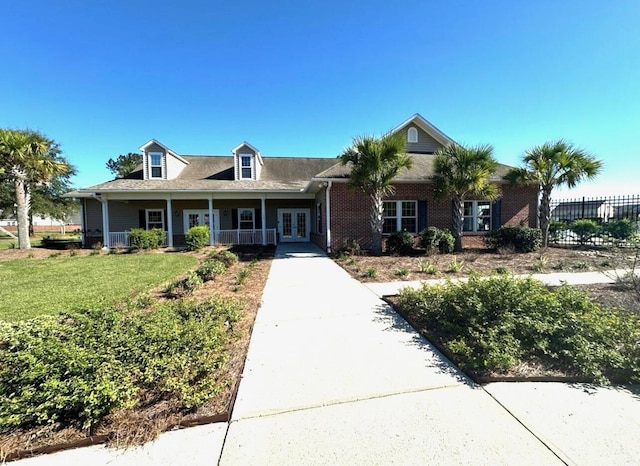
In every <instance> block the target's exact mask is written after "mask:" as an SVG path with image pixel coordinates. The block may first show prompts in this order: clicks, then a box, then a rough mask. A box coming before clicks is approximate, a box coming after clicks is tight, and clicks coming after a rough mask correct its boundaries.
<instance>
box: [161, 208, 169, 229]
mask: <svg viewBox="0 0 640 466" xmlns="http://www.w3.org/2000/svg"><path fill="white" fill-rule="evenodd" d="M169 215H171V212H169ZM170 221H171V219H170V218H169V216H168V215H167V209H164V225H163V226H162V229H163V230H168V229H169V222H170Z"/></svg>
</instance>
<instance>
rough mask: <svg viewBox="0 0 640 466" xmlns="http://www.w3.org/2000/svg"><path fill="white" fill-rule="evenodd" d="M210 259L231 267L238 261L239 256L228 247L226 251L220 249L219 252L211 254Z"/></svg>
mask: <svg viewBox="0 0 640 466" xmlns="http://www.w3.org/2000/svg"><path fill="white" fill-rule="evenodd" d="M209 259H215V260H217V261H220V262H222V263H223V264H224V265H225V267H227V268H229V267H231V266H232V265H233V264H235V263H236V262H238V256H237V255H236V254H234V253H232V252H231V251H228V250H226V249H225V250H224V251H218V252H214V253H212V254H209Z"/></svg>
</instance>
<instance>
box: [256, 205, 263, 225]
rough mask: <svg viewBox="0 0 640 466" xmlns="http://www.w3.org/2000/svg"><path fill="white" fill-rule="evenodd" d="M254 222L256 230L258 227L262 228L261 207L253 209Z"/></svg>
mask: <svg viewBox="0 0 640 466" xmlns="http://www.w3.org/2000/svg"><path fill="white" fill-rule="evenodd" d="M255 216H256V218H255V220H256V221H255V224H256V230H257V229H259V228H262V212H261V209H256V210H255Z"/></svg>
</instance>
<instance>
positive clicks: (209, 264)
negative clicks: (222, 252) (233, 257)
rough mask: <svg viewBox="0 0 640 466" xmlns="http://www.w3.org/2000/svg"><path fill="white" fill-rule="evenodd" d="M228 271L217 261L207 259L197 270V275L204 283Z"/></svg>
mask: <svg viewBox="0 0 640 466" xmlns="http://www.w3.org/2000/svg"><path fill="white" fill-rule="evenodd" d="M225 270H226V267H225V265H224V264H223V263H222V262H220V261H219V260H217V259H207V260H206V261H204V262H203V263H202V264H200V267H198V268H197V269H196V274H197V275H198V276H199V277H200V278H201V279H202V281H203V282H208V281H210V280H213V279H214V278H215V277H216V275H220V274H221V273H223V272H224V271H225Z"/></svg>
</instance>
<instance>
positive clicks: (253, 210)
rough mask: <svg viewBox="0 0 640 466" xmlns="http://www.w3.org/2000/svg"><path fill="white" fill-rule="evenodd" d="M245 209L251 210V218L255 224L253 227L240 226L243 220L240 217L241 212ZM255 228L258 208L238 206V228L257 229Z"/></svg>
mask: <svg viewBox="0 0 640 466" xmlns="http://www.w3.org/2000/svg"><path fill="white" fill-rule="evenodd" d="M243 210H250V211H251V218H252V224H253V225H252V226H251V228H240V224H241V223H242V220H241V219H240V212H241V211H243ZM255 229H256V209H254V208H253V207H240V208H238V230H255Z"/></svg>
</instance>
